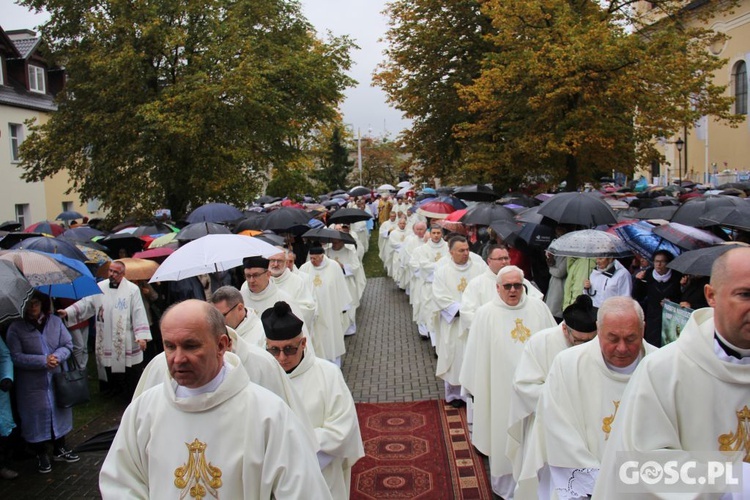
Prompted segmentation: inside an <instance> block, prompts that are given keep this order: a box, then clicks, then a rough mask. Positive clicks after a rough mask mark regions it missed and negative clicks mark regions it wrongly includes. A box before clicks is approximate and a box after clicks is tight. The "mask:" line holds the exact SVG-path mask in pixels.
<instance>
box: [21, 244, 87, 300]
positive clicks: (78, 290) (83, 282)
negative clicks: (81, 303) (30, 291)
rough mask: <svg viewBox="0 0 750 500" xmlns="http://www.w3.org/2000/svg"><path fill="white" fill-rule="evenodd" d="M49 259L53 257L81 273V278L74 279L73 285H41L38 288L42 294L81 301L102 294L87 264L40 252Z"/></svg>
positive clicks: (55, 254)
mask: <svg viewBox="0 0 750 500" xmlns="http://www.w3.org/2000/svg"><path fill="white" fill-rule="evenodd" d="M40 253H43V254H45V255H47V256H49V257H52V258H53V259H55V260H56V261H58V262H62V263H63V264H65V265H66V266H68V267H71V268H73V269H75V270H76V271H78V272H79V273H81V276H79V277H78V278H76V279H74V280H73V281H72V282H71V283H60V284H57V285H41V286H38V287H36V289H37V290H39V291H40V292H42V293H46V294H47V295H49V296H50V297H59V298H64V299H81V298H83V297H88V296H89V295H96V294H97V293H102V291H101V290H100V289H99V285H97V284H96V279H95V278H94V275H93V274H91V271H89V269H88V267H86V264H84V263H83V262H81V261H79V260H76V259H71V258H69V257H65V256H64V255H60V254H59V253H46V252H40Z"/></svg>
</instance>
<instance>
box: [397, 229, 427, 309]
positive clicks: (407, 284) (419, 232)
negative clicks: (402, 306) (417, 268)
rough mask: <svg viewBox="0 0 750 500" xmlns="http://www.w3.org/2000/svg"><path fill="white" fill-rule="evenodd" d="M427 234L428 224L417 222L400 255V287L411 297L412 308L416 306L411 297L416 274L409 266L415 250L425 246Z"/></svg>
mask: <svg viewBox="0 0 750 500" xmlns="http://www.w3.org/2000/svg"><path fill="white" fill-rule="evenodd" d="M426 232H427V224H425V223H424V222H417V223H416V224H414V225H413V226H412V228H411V234H410V235H409V236H407V237H406V240H404V244H403V247H402V248H401V252H400V254H399V261H400V262H399V266H400V267H401V271H400V276H401V280H400V281H399V287H400V288H401V289H402V290H404V291H405V292H406V295H408V296H409V304H412V307H413V304H414V298H413V297H412V295H411V291H412V288H413V285H412V282H413V280H414V273H413V272H412V268H411V267H410V266H409V261H410V260H411V256H412V254H413V253H414V250H416V248H417V247H419V246H422V245H423V244H424V235H425V233H426Z"/></svg>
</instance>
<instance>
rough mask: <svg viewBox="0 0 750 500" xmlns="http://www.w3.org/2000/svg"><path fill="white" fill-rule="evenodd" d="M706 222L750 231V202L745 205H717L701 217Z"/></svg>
mask: <svg viewBox="0 0 750 500" xmlns="http://www.w3.org/2000/svg"><path fill="white" fill-rule="evenodd" d="M699 220H700V221H701V222H703V223H704V224H716V225H719V226H725V227H732V228H734V229H742V230H744V231H750V203H747V202H746V203H745V204H744V206H743V205H740V206H736V207H735V206H731V207H717V208H714V209H713V210H710V211H708V212H706V214H705V215H703V216H701V217H700V218H699Z"/></svg>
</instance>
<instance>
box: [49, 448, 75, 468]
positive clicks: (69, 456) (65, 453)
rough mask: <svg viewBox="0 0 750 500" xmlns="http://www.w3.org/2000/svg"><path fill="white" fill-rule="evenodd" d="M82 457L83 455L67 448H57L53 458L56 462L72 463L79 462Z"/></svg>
mask: <svg viewBox="0 0 750 500" xmlns="http://www.w3.org/2000/svg"><path fill="white" fill-rule="evenodd" d="M80 459H81V457H79V456H78V455H76V454H75V453H73V452H72V451H70V450H66V449H65V448H60V449H59V450H56V451H55V455H54V456H53V457H52V460H54V461H55V462H68V463H70V464H72V463H73V462H78V461H79V460H80Z"/></svg>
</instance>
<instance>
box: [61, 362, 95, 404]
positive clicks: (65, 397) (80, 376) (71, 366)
mask: <svg viewBox="0 0 750 500" xmlns="http://www.w3.org/2000/svg"><path fill="white" fill-rule="evenodd" d="M67 365H68V366H67V368H68V370H67V371H65V365H64V364H63V365H62V369H63V371H61V372H58V373H54V374H53V375H52V383H53V384H54V386H55V403H56V404H57V406H58V407H60V408H71V407H73V406H76V405H80V404H83V403H88V402H89V401H90V400H91V394H90V393H89V381H88V374H87V373H86V369H85V368H81V367H80V366H79V365H78V360H77V359H76V358H75V356H73V355H71V356H70V357H69V358H68V361H67Z"/></svg>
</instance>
